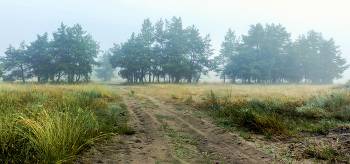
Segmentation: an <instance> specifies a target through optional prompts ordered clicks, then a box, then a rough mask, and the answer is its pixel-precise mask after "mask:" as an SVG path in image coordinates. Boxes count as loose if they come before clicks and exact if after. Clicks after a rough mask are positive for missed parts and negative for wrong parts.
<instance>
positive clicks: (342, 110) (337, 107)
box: [203, 90, 350, 136]
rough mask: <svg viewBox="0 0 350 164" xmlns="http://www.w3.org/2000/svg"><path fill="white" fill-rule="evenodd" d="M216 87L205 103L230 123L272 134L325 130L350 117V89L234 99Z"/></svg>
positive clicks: (216, 114) (215, 113) (207, 108)
mask: <svg viewBox="0 0 350 164" xmlns="http://www.w3.org/2000/svg"><path fill="white" fill-rule="evenodd" d="M217 95H219V94H214V92H213V91H211V92H210V94H209V95H208V96H207V99H206V100H205V102H204V103H203V107H204V109H205V110H206V111H208V112H209V113H210V114H211V115H212V116H214V117H215V118H216V119H217V120H224V121H221V122H225V124H226V125H227V126H231V127H240V128H244V129H247V130H248V131H254V132H256V133H261V134H272V135H287V136H291V135H295V134H297V133H298V132H300V131H301V130H306V131H315V132H318V133H324V131H326V130H328V129H330V128H332V127H336V125H337V124H338V123H339V122H344V121H345V122H348V121H350V93H349V92H348V91H347V90H345V91H334V92H331V93H329V92H321V91H320V92H318V93H317V94H314V95H312V96H310V97H307V98H299V97H287V96H283V95H281V96H278V97H276V96H263V97H259V96H256V97H251V98H250V99H233V100H232V99H231V100H229V99H228V98H227V96H222V97H220V96H217Z"/></svg>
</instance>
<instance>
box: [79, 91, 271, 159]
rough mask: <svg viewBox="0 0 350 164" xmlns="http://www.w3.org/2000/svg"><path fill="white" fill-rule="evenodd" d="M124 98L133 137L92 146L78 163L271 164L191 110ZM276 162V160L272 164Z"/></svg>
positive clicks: (149, 99) (261, 153)
mask: <svg viewBox="0 0 350 164" xmlns="http://www.w3.org/2000/svg"><path fill="white" fill-rule="evenodd" d="M112 88H113V89H116V90H117V91H119V92H120V93H124V94H123V97H124V102H125V104H127V106H128V111H129V112H128V115H129V116H130V120H129V125H131V126H132V127H134V128H135V131H136V134H134V135H119V136H118V137H119V139H117V138H114V139H111V140H110V141H109V142H108V143H105V144H98V145H95V146H93V148H92V149H91V151H90V152H87V153H85V154H84V155H83V157H82V158H80V159H78V160H77V161H76V163H135V164H160V163H215V164H216V163H218V164H219V163H246V164H252V163H273V162H274V161H275V160H276V159H275V157H274V156H273V155H272V154H268V153H267V152H266V151H264V150H262V149H258V148H256V145H254V144H253V143H252V142H248V141H245V140H244V139H243V138H241V137H239V136H238V135H237V134H235V133H229V132H225V131H223V130H222V129H220V128H219V127H217V126H215V125H214V124H212V122H211V120H210V119H209V118H197V117H195V116H194V115H193V113H192V112H191V111H189V110H177V109H176V108H175V107H174V106H173V105H171V104H169V103H166V102H164V101H162V100H159V99H155V98H154V97H152V96H149V95H144V94H136V96H131V95H130V94H127V93H130V91H129V90H127V89H126V87H125V86H113V87H112ZM276 162H278V160H276Z"/></svg>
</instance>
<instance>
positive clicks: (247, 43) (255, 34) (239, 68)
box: [224, 23, 291, 83]
mask: <svg viewBox="0 0 350 164" xmlns="http://www.w3.org/2000/svg"><path fill="white" fill-rule="evenodd" d="M290 43H291V41H290V34H289V33H287V32H286V31H285V28H284V27H282V26H281V25H274V24H271V25H269V24H266V26H265V27H263V26H262V25H261V24H259V23H258V24H256V25H251V26H250V29H249V31H248V35H243V36H242V40H241V42H240V43H239V45H238V46H237V47H239V48H237V54H236V55H235V56H237V57H231V58H230V60H229V62H230V63H229V66H227V67H225V68H227V69H228V70H225V73H226V74H229V75H230V77H231V78H235V76H239V78H242V81H246V80H248V83H250V82H251V80H255V81H256V82H258V83H261V82H263V81H265V82H267V81H271V82H273V83H275V82H276V81H277V80H278V79H279V80H280V79H282V78H283V76H285V75H283V70H284V69H283V67H284V64H285V62H286V60H285V59H286V55H287V53H288V50H289V47H290ZM224 50H225V49H224ZM234 67H236V68H234Z"/></svg>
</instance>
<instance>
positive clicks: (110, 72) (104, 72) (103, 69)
mask: <svg viewBox="0 0 350 164" xmlns="http://www.w3.org/2000/svg"><path fill="white" fill-rule="evenodd" d="M111 55H112V54H111V53H110V51H105V52H104V53H103V55H102V56H101V57H100V59H99V63H100V64H101V65H100V68H99V69H96V75H97V77H98V78H99V79H101V80H102V81H110V80H111V79H112V78H113V77H115V75H114V69H113V68H112V65H111V63H109V58H110V57H111Z"/></svg>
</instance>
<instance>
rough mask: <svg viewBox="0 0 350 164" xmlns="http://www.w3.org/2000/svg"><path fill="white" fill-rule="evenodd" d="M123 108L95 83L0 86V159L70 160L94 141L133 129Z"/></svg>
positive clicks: (116, 95)
mask: <svg viewBox="0 0 350 164" xmlns="http://www.w3.org/2000/svg"><path fill="white" fill-rule="evenodd" d="M110 103H113V104H114V105H113V106H109V104H110ZM125 107H126V106H125V104H123V103H122V99H121V97H120V96H119V95H118V94H117V93H115V92H111V91H108V89H104V88H103V87H100V86H93V87H91V86H86V87H85V86H78V85H76V86H67V87H66V88H65V86H51V85H33V86H30V85H6V84H3V85H2V86H1V91H0V163H65V162H69V161H72V160H73V159H74V158H75V156H76V155H77V154H79V153H80V152H82V151H84V150H86V149H87V148H89V146H91V144H93V143H94V142H95V141H97V140H101V139H106V138H108V137H110V136H112V135H115V134H116V133H125V132H130V131H133V130H132V128H130V127H127V125H126V124H125V123H126V121H127V118H126V117H125V119H124V120H123V117H124V116H122V115H121V113H122V112H124V111H125V109H126V108H125ZM117 118H120V120H118V119H117ZM123 121H124V122H123ZM125 127H127V128H126V129H125Z"/></svg>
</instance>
